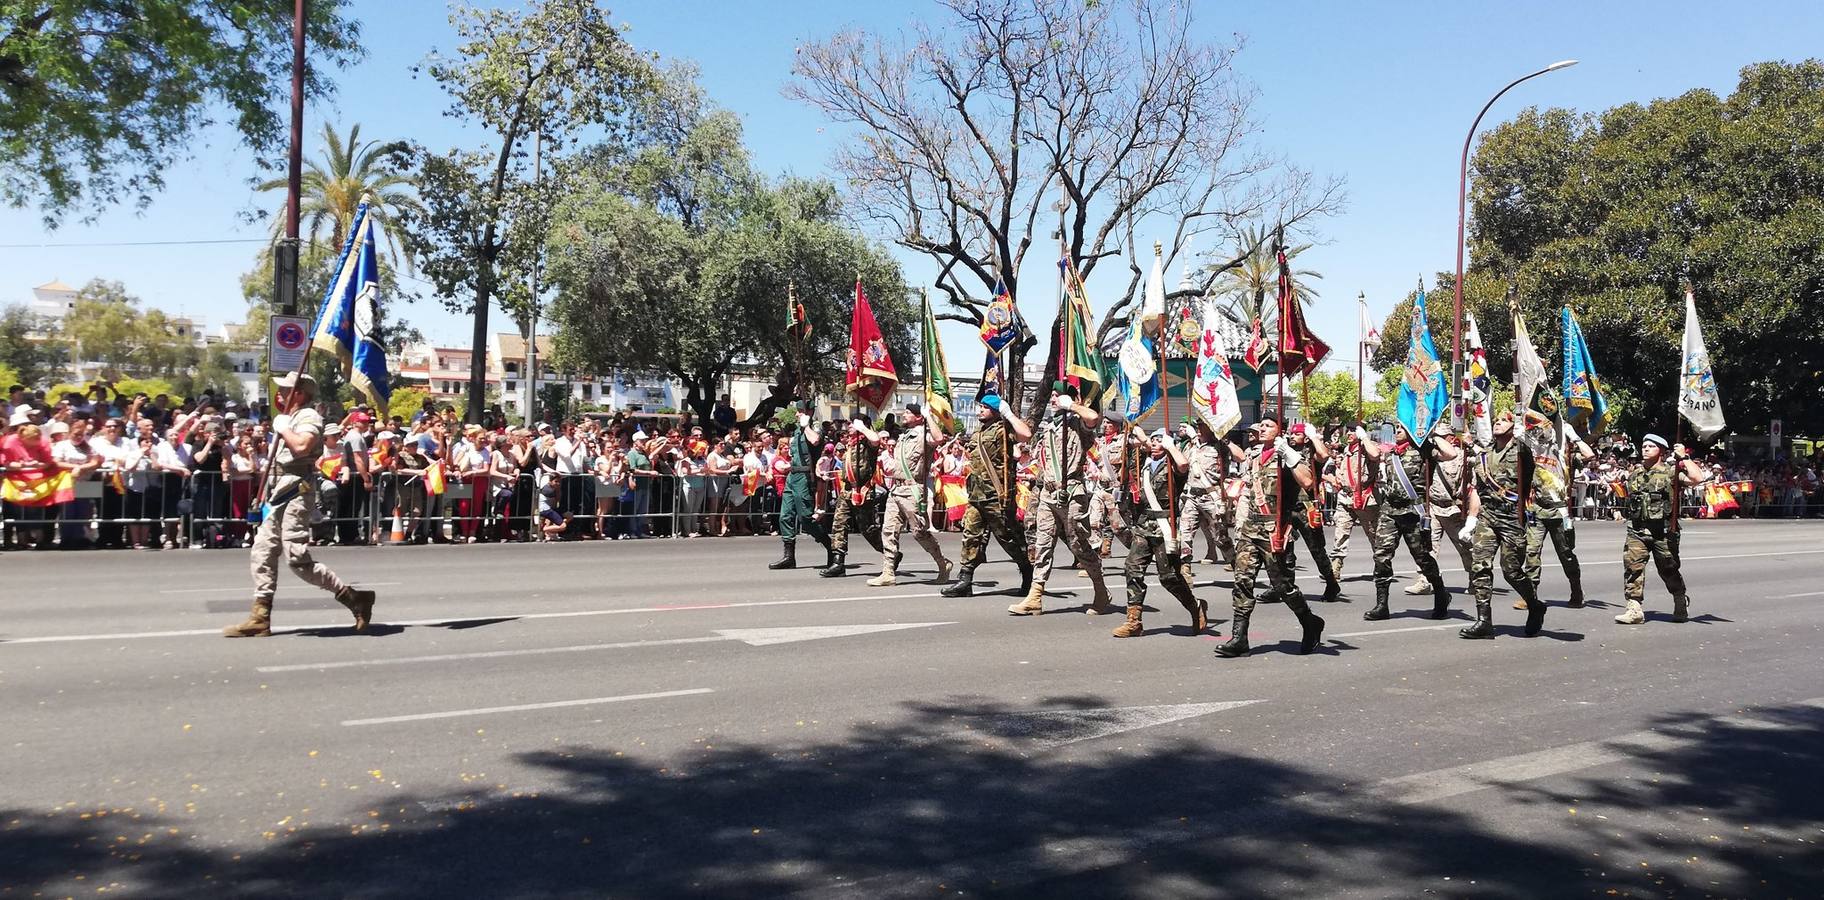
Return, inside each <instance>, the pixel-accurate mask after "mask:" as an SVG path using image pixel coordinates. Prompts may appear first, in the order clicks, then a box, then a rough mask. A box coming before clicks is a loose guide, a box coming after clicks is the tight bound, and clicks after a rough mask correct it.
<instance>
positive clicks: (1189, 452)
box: [1178, 416, 1235, 581]
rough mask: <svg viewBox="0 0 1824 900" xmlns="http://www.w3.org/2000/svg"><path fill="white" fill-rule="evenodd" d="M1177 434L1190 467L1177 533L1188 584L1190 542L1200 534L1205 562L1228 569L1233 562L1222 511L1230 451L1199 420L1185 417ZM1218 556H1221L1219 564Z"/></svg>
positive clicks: (1230, 541)
mask: <svg viewBox="0 0 1824 900" xmlns="http://www.w3.org/2000/svg"><path fill="white" fill-rule="evenodd" d="M1178 433H1179V435H1180V436H1182V437H1183V438H1184V440H1185V447H1186V452H1185V458H1186V459H1187V460H1188V461H1189V463H1190V469H1189V471H1188V472H1187V473H1186V475H1185V482H1184V502H1183V505H1182V506H1180V507H1179V509H1178V533H1179V534H1180V535H1182V536H1183V538H1184V547H1183V548H1182V550H1183V551H1184V552H1183V554H1182V556H1183V560H1184V577H1185V580H1186V581H1189V580H1190V569H1191V539H1192V538H1194V537H1196V536H1197V534H1198V533H1200V532H1201V533H1202V534H1203V539H1204V543H1205V553H1204V557H1203V561H1204V562H1207V563H1215V562H1228V563H1230V564H1231V565H1232V564H1233V563H1234V562H1235V541H1234V539H1233V538H1231V537H1230V536H1229V529H1228V525H1227V522H1226V517H1225V516H1224V510H1223V507H1224V506H1226V505H1227V503H1228V498H1227V497H1225V496H1223V493H1222V488H1223V481H1224V476H1225V475H1227V474H1228V471H1229V451H1228V449H1227V448H1226V447H1224V446H1221V445H1220V444H1218V442H1217V440H1216V435H1215V434H1214V433H1212V432H1211V431H1210V426H1209V423H1207V422H1204V421H1202V420H1201V419H1198V420H1194V421H1193V420H1192V418H1191V417H1189V416H1186V417H1185V419H1184V422H1183V424H1181V425H1179V426H1178ZM1218 552H1220V553H1221V554H1222V558H1221V559H1220V560H1219V559H1217V553H1218Z"/></svg>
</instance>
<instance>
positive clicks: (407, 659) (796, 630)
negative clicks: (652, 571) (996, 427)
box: [255, 622, 956, 673]
mask: <svg viewBox="0 0 1824 900" xmlns="http://www.w3.org/2000/svg"><path fill="white" fill-rule="evenodd" d="M955 624H956V623H955V622H901V623H894V624H890V625H809V626H800V627H786V628H731V629H727V630H722V631H717V632H716V633H715V635H714V636H710V637H689V638H667V639H664V640H653V641H616V642H613V643H607V644H572V645H569V646H564V647H526V648H522V649H518V650H478V651H475V652H472V653H437V654H432V655H429V656H385V657H380V658H377V659H351V660H343V661H341V662H320V663H293V664H290V665H283V666H260V667H258V668H257V669H256V670H255V671H258V672H263V673H273V672H320V671H327V670H329V669H363V668H370V667H373V666H401V665H408V664H411V663H427V662H450V661H452V660H460V659H503V658H506V657H510V656H543V655H546V654H551V653H588V652H591V651H596V650H629V649H633V648H637V647H671V646H678V645H682V644H713V643H718V642H721V641H740V642H741V643H744V644H748V645H749V646H754V647H767V646H771V645H773V644H791V643H796V642H799V641H815V640H821V639H823V638H835V637H851V636H854V635H860V634H874V633H877V632H882V631H904V630H905V629H908V628H931V627H933V626H936V625H955Z"/></svg>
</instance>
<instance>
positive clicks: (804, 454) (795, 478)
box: [767, 403, 834, 569]
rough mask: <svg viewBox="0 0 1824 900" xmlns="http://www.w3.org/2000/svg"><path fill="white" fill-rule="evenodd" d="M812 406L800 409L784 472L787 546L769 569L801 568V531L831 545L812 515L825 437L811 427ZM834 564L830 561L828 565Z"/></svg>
mask: <svg viewBox="0 0 1824 900" xmlns="http://www.w3.org/2000/svg"><path fill="white" fill-rule="evenodd" d="M810 408H811V407H810V404H809V403H801V404H799V406H798V427H797V429H796V430H794V431H793V432H792V465H791V468H789V469H787V470H786V473H785V496H783V497H780V498H779V539H780V540H781V541H783V542H784V544H785V555H784V556H781V557H780V558H779V560H778V561H777V562H775V563H772V564H771V565H768V566H767V568H769V569H796V568H798V550H797V547H798V532H799V531H800V530H803V531H805V532H807V533H808V534H810V536H811V537H813V538H815V539H816V540H817V543H819V544H822V545H823V546H824V548H825V549H828V548H829V546H830V536H829V533H828V532H825V531H824V530H823V525H822V524H820V523H819V522H818V521H817V520H816V519H815V518H813V514H814V513H815V512H816V511H817V510H816V506H815V504H814V503H813V502H812V500H811V478H812V477H813V473H814V472H815V471H816V469H817V444H818V442H819V441H821V440H822V439H823V436H822V435H821V434H819V433H818V432H817V430H816V429H814V428H812V427H811V416H810ZM829 561H834V560H833V557H832V559H831V560H827V561H826V562H829Z"/></svg>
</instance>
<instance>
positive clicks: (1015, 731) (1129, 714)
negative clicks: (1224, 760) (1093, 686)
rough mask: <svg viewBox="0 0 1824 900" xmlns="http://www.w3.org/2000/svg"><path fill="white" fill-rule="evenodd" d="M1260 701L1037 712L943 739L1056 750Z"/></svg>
mask: <svg viewBox="0 0 1824 900" xmlns="http://www.w3.org/2000/svg"><path fill="white" fill-rule="evenodd" d="M1260 702H1262V701H1260V700H1225V701H1221V702H1216V703H1168V704H1161V705H1158V706H1118V707H1113V708H1108V709H1048V710H1039V711H1036V712H1016V713H1004V714H1001V715H994V716H983V717H981V718H980V719H979V720H978V721H980V722H981V726H980V727H977V728H971V729H970V730H968V731H964V732H958V733H951V734H947V735H945V736H944V737H943V738H942V740H943V741H944V742H945V743H951V742H954V741H956V740H982V739H984V738H985V739H988V740H990V741H995V742H999V743H1004V744H1006V745H1008V746H1009V747H1010V748H1011V749H1014V750H1021V751H1027V750H1053V749H1056V748H1058V747H1063V746H1066V745H1069V744H1075V743H1079V742H1081V741H1093V740H1095V739H1096V738H1104V737H1108V736H1109V735H1114V734H1121V733H1122V732H1126V731H1137V730H1139V729H1142V728H1150V727H1152V726H1154V725H1164V724H1166V723H1168V722H1179V721H1183V720H1185V719H1194V718H1197V717H1198V716H1207V715H1209V714H1210V713H1214V712H1221V711H1223V710H1225V709H1235V708H1237V707H1242V706H1251V705H1253V704H1255V703H1260Z"/></svg>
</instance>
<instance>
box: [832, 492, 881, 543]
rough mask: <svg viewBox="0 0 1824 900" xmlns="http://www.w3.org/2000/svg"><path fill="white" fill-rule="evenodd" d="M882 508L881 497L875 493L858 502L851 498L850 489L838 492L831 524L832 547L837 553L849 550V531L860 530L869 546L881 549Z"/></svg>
mask: <svg viewBox="0 0 1824 900" xmlns="http://www.w3.org/2000/svg"><path fill="white" fill-rule="evenodd" d="M880 508H881V504H880V498H879V497H877V496H875V495H874V494H869V495H868V499H866V500H864V501H862V502H860V503H856V502H854V501H852V500H850V499H849V492H848V491H841V492H839V493H837V495H836V518H835V519H834V521H832V523H831V525H830V549H831V550H834V551H836V552H837V553H847V552H849V532H851V531H859V532H861V536H862V537H864V538H866V539H867V541H868V545H869V546H871V547H873V548H874V549H875V550H880V549H881V545H880Z"/></svg>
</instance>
